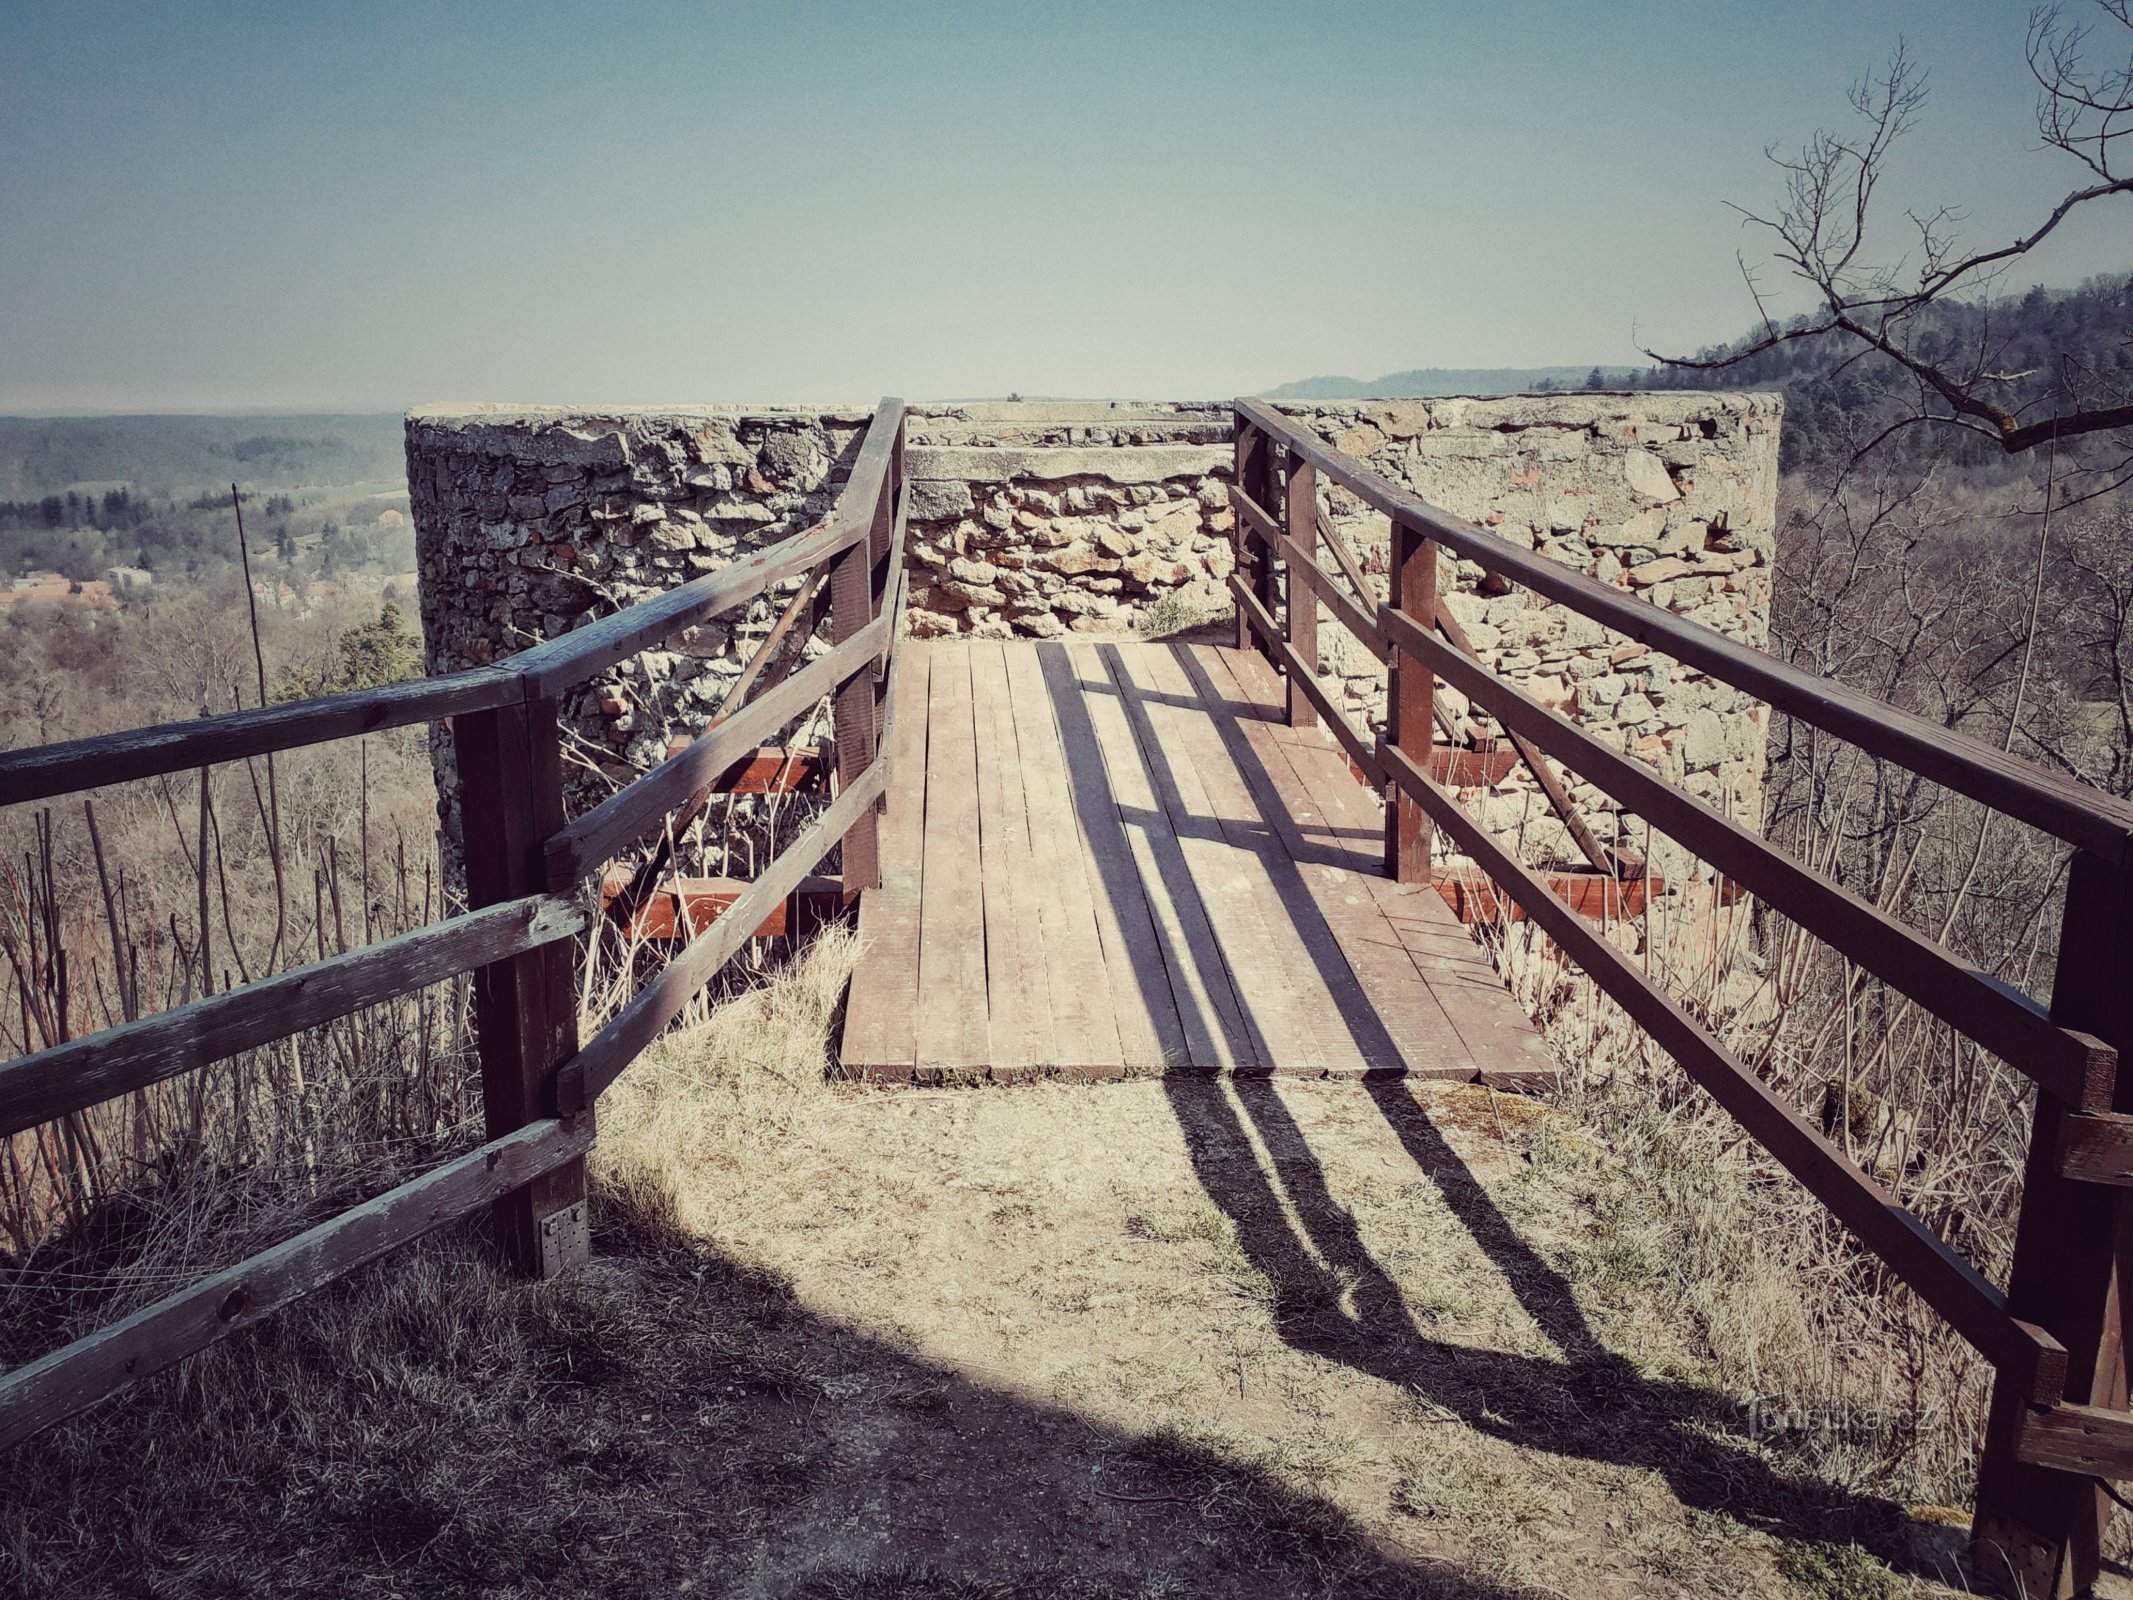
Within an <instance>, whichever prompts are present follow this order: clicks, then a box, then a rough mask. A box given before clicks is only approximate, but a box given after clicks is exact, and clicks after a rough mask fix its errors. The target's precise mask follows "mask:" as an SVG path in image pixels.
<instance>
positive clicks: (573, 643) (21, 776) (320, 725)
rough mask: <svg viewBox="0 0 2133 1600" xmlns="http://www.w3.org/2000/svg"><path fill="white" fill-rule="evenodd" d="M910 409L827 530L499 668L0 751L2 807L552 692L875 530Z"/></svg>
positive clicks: (893, 414) (893, 405) (855, 472)
mask: <svg viewBox="0 0 2133 1600" xmlns="http://www.w3.org/2000/svg"><path fill="white" fill-rule="evenodd" d="M903 410H904V407H903V402H902V401H900V400H893V399H891V400H884V401H882V402H881V405H880V406H879V408H877V410H876V411H875V414H874V424H873V425H872V426H871V427H870V428H869V430H868V434H867V439H866V443H865V444H864V445H862V446H861V448H860V452H859V458H858V460H857V461H856V462H854V463H853V467H852V474H851V477H850V478H849V479H848V480H847V481H846V484H845V487H844V490H843V491H842V493H841V494H840V495H839V496H838V499H837V504H836V507H835V509H834V510H833V511H832V512H831V514H830V516H829V517H828V518H827V519H826V520H825V521H824V522H823V524H822V525H821V526H820V527H819V528H816V529H815V530H813V531H811V532H809V533H807V534H804V535H802V536H801V537H800V538H798V539H792V540H788V541H786V542H784V543H782V544H777V545H773V546H771V547H770V548H768V549H766V550H762V551H759V552H757V553H756V554H754V555H752V556H748V557H746V558H744V559H742V560H740V561H737V562H734V563H733V564H732V565H731V566H727V567H722V568H720V569H719V570H718V571H717V572H712V573H707V574H705V575H704V576H703V577H701V578H697V579H694V580H692V581H691V582H689V583H685V584H682V585H681V586H680V587H678V588H675V589H670V590H668V591H666V592H665V593H664V594H659V595H655V596H653V597H652V598H650V599H648V600H640V601H638V602H637V603H636V604H635V605H630V606H625V607H624V608H623V609H622V610H620V611H617V612H615V613H614V614H613V615H611V616H606V617H601V618H599V619H598V620H596V621H594V622H590V623H587V624H586V625H585V626H584V627H582V628H579V629H577V630H576V631H574V632H571V633H567V634H564V635H562V636H561V637H560V638H556V639H550V640H547V641H545V642H543V643H541V644H537V645H535V646H533V648H531V649H530V650H522V651H520V652H519V653H518V654H517V655H515V656H512V657H511V658H510V659H509V660H507V661H502V662H498V663H495V664H494V665H491V666H485V667H468V668H465V669H463V670H461V671H458V672H448V673H443V674H440V675H438V676H436V677H430V678H418V679H415V680H414V681H412V682H409V683H394V684H387V685H385V686H383V687H381V688H377V689H356V690H351V691H349V692H348V693H346V694H336V695H324V696H321V697H320V698H318V699H315V700H295V701H291V702H289V703H288V704H286V705H278V706H265V707H255V708H254V709H252V710H249V711H228V712H223V713H220V714H218V715H216V716H211V717H197V718H194V719H193V720H191V721H188V722H164V723H157V724H155V725H153V726H150V727H145V728H129V729H127V730H125V731H124V732H121V733H110V734H100V735H98V736H96V737H94V738H89V739H73V740H68V741H66V742H64V743H61V744H47V745H36V746H33V747H31V748H29V749H25V750H10V751H5V752H0V806H7V805H21V804H24V803H26V802H29V801H33V800H48V799H51V798H53V797H54V796H57V795H63V794H73V793H76V792H78V791H80V790H83V789H98V788H102V787H104V786H105V785H106V784H113V783H128V782H132V781H134V780H136V779H140V778H155V777H161V776H164V775H165V774H168V773H172V772H190V771H193V770H195V769H196V768H199V767H206V766H213V765H215V764H216V763H218V762H224V761H240V760H243V759H244V758H245V757H247V756H261V755H269V754H272V753H274V752H276V751H281V750H294V749H298V748H301V747H302V746H305V745H313V744H325V743H327V742H329V741H331V740H334V739H348V738H354V737H355V736H357V735H359V734H366V733H380V732H383V731H384V730H386V729H388V728H404V727H408V726H411V725H413V724H415V723H422V722H442V721H444V720H446V719H447V718H451V717H458V716H464V715H466V714H468V713H470V712H476V711H489V710H494V709H496V708H498V707H501V706H513V705H523V704H524V703H525V702H526V701H528V700H536V699H552V698H553V697H554V696H555V695H556V694H557V693H558V692H560V691H561V690H563V689H566V688H569V687H571V686H572V685H575V684H578V683H582V682H584V681H585V680H586V679H588V678H591V677H593V676H595V675H597V674H598V673H600V672H603V671H605V670H606V669H607V668H609V667H611V666H613V665H614V664H615V663H616V662H618V661H621V660H624V659H625V658H627V657H629V656H632V655H635V654H636V653H637V652H638V651H640V650H644V649H648V648H649V647H651V646H653V645H656V644H659V643H661V642H662V641H664V640H666V639H668V638H671V637H672V636H673V635H674V634H676V633H678V632H680V631H681V630H682V629H683V628H686V627H690V626H692V625H693V624H695V623H698V622H701V621H703V620H704V619H706V618H708V617H713V616H717V615H718V614H719V613H721V612H724V611H729V610H731V609H732V608H733V607H734V606H737V605H740V604H743V603H745V602H746V601H749V600H753V599H754V598H755V597H756V596H757V595H759V594H761V593H762V592H763V591H764V590H765V589H767V588H769V587H771V586H772V585H773V584H776V583H780V582H783V581H784V580H785V579H787V578H791V577H794V576H796V575H798V574H799V573H802V572H805V571H806V570H807V569H809V568H810V567H813V566H815V565H816V564H818V563H820V562H823V561H826V560H828V559H829V558H830V557H832V556H835V555H837V554H838V553H839V552H841V551H844V550H846V549H849V548H850V547H851V546H852V545H854V544H856V543H858V542H859V541H860V540H861V539H863V538H865V537H866V536H867V533H868V530H869V527H870V519H871V517H872V514H873V507H874V504H875V502H876V500H877V499H878V498H879V497H880V494H881V490H882V486H883V483H884V481H885V479H886V475H887V473H888V471H889V466H890V463H891V461H892V460H893V459H894V456H895V446H896V437H897V434H898V432H899V430H900V428H901V425H902V419H903ZM884 423H886V424H887V425H886V427H884V426H883V424H884Z"/></svg>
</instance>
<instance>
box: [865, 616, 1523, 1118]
mask: <svg viewBox="0 0 2133 1600" xmlns="http://www.w3.org/2000/svg"><path fill="white" fill-rule="evenodd" d="M901 659H902V665H903V668H904V670H903V673H902V680H901V681H900V682H899V684H898V694H899V700H898V707H897V719H896V722H895V725H894V735H893V737H894V742H895V746H896V748H895V752H894V759H895V761H896V767H895V776H894V779H893V781H892V782H891V784H890V788H889V793H888V800H887V815H886V816H885V817H884V818H883V823H882V828H881V835H880V837H881V849H882V878H883V881H882V885H881V887H880V888H879V889H874V890H870V891H868V892H867V893H866V894H865V895H864V896H862V898H861V901H860V914H859V932H860V937H861V939H862V941H863V949H862V952H861V955H860V960H859V968H858V971H857V972H856V973H855V974H854V977H853V980H852V996H851V1003H850V1005H849V1007H848V1011H847V1017H846V1021H845V1029H844V1039H843V1043H842V1047H841V1056H842V1060H843V1063H844V1066H845V1068H846V1070H848V1071H852V1072H855V1073H860V1074H864V1075H866V1076H869V1077H876V1078H885V1079H904V1080H909V1079H913V1078H917V1079H921V1080H938V1079H943V1078H952V1077H956V1076H977V1075H981V1074H982V1075H990V1076H992V1077H996V1078H1014V1077H1023V1076H1027V1075H1029V1074H1030V1073H1032V1072H1046V1071H1058V1072H1064V1073H1070V1074H1075V1075H1080V1076H1090V1077H1105V1076H1118V1075H1122V1074H1125V1073H1144V1072H1154V1071H1164V1070H1168V1071H1184V1072H1199V1073H1216V1072H1247V1073H1249V1072H1268V1071H1272V1072H1282V1073H1302V1074H1308V1075H1311V1076H1322V1075H1339V1076H1356V1075H1363V1074H1371V1075H1376V1074H1396V1073H1407V1074H1412V1075H1415V1076H1426V1077H1436V1078H1445V1077H1451V1078H1480V1079H1483V1080H1484V1081H1489V1082H1495V1083H1500V1084H1505V1085H1510V1084H1514V1083H1524V1082H1531V1081H1533V1080H1534V1079H1535V1078H1536V1077H1540V1076H1545V1075H1548V1074H1550V1073H1552V1072H1553V1071H1554V1064H1553V1062H1552V1060H1551V1058H1550V1057H1549V1056H1548V1054H1547V1051H1546V1050H1545V1048H1544V1047H1543V1046H1542V1045H1541V1042H1540V1039H1539V1037H1538V1035H1537V1034H1536V1032H1535V1030H1534V1028H1533V1025H1532V1023H1531V1021H1530V1020H1529V1019H1528V1018H1527V1017H1526V1015H1525V1013H1524V1012H1523V1011H1522V1010H1521V1009H1520V1008H1519V1006H1518V1005H1517V1003H1516V1002H1515V1001H1513V1000H1512V998H1511V996H1510V995H1509V994H1508V993H1507V992H1506V991H1505V990H1504V988H1503V985H1502V984H1501V982H1499V981H1498V979H1497V977H1496V974H1495V972H1494V970H1493V969H1492V968H1491V966H1490V963H1489V959H1488V957H1487V955H1486V953H1485V952H1483V951H1482V950H1481V949H1480V948H1479V947H1478V946H1477V945H1476V944H1475V943H1474V942H1473V940H1472V939H1471V938H1470V937H1469V936H1468V934H1467V932H1466V930H1465V929H1464V928H1462V927H1461V926H1460V925H1459V923H1458V922H1457V920H1456V919H1455V918H1454V917H1453V916H1452V914H1451V911H1450V910H1449V908H1447V907H1446V906H1445V904H1444V902H1443V900H1442V899H1441V898H1440V897H1439V896H1438V895H1437V894H1436V893H1435V891H1433V890H1431V889H1428V888H1421V887H1415V886H1403V885H1400V884H1396V883H1392V882H1390V881H1389V880H1387V879H1386V878H1385V877H1384V876H1383V873H1382V870H1381V867H1380V860H1381V857H1382V854H1383V846H1382V823H1381V820H1380V819H1381V816H1382V813H1381V810H1380V807H1379V803H1378V800H1377V797H1376V796H1375V795H1373V794H1372V793H1371V792H1370V791H1369V790H1367V789H1365V788H1364V787H1363V786H1362V785H1361V784H1359V783H1357V782H1356V780H1355V778H1354V776H1353V774H1352V773H1351V772H1350V771H1349V768H1348V764H1347V760H1346V758H1345V757H1344V756H1343V755H1342V754H1341V753H1340V751H1339V750H1338V748H1337V747H1335V746H1334V745H1333V743H1332V742H1331V740H1330V739H1329V738H1327V736H1326V735H1325V733H1324V732H1323V731H1322V730H1320V729H1316V728H1290V727H1288V726H1287V725H1286V723H1285V722H1284V721H1282V720H1281V719H1282V718H1283V717H1284V716H1285V712H1286V696H1285V693H1284V687H1283V684H1282V682H1281V680H1280V678H1279V677H1278V676H1277V675H1276V674H1275V673H1274V671H1273V669H1272V668H1271V667H1270V666H1269V665H1268V664H1267V662H1266V660H1265V658H1264V657H1262V656H1260V655H1258V654H1257V653H1256V652H1251V651H1237V650H1232V649H1227V648H1218V647H1215V646H1211V645H1194V646H1184V645H1170V644H1151V643H1144V642H1141V641H1134V640H1118V641H1107V640H1076V641H1073V642H1071V643H1065V644H1020V643H999V642H976V643H947V642H943V643H926V642H922V641H918V640H907V641H905V642H904V644H903V645H902V647H901Z"/></svg>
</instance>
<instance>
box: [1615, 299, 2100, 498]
mask: <svg viewBox="0 0 2133 1600" xmlns="http://www.w3.org/2000/svg"><path fill="white" fill-rule="evenodd" d="M1801 325H1804V324H1801V323H1796V324H1794V326H1801ZM1915 327H1916V330H1917V334H1916V337H1915V340H1914V344H1913V347H1914V348H1915V349H1916V351H1917V352H1918V354H1920V355H1921V356H1923V357H1925V358H1926V359H1928V360H1931V361H1934V362H1935V363H1936V364H1940V365H1945V366H1947V367H1949V368H1951V369H1955V370H1960V371H1969V370H1972V369H1977V370H1982V371H1985V372H1990V373H1994V374H2000V375H2004V381H2003V382H1999V383H1996V384H1994V385H1993V386H1992V388H1993V394H1994V398H1995V399H1996V400H1997V401H1998V402H1999V403H2000V404H2002V405H2005V406H2007V408H2008V409H2009V410H2013V411H2017V412H2019V413H2020V414H2021V415H2022V416H2023V418H2024V419H2025V420H2030V419H2036V418H2043V417H2049V416H2051V415H2053V414H2054V412H2055V411H2058V412H2071V411H2073V410H2074V409H2075V407H2076V405H2077V404H2087V405H2095V404H2097V403H2099V402H2100V401H2103V400H2106V399H2108V398H2111V397H2123V396H2126V395H2128V394H2133V278H2126V277H2098V278H2092V279H2090V280H2089V281H2088V282H2087V283H2084V284H2082V285H2081V286H2080V287H2079V288H2075V289H2056V290H2055V289H2045V288H2041V287H2039V288H2033V289H2031V290H2029V291H2028V292H2027V293H2026V294H2022V295H2019V296H2011V297H2009V298H2006V299H2001V300H1995V301H1990V302H1977V301H1942V302H1938V303H1935V304H1933V305H1930V306H1927V307H1926V308H1925V309H1924V310H1922V311H1921V312H1920V313H1919V314H1918V317H1917V320H1916V323H1915ZM1751 339H1752V336H1746V337H1743V338H1742V339H1741V340H1740V341H1738V342H1736V343H1735V344H1732V345H1716V346H1712V347H1710V348H1708V349H1704V350H1700V351H1697V352H1696V354H1695V359H1696V360H1698V361H1715V360H1719V359H1721V358H1723V357H1725V356H1726V355H1728V354H1730V353H1731V352H1733V351H1736V350H1741V349H1745V348H1746V347H1747V345H1748V344H1749V343H1750V342H1751ZM1633 383H1634V385H1635V386H1636V387H1639V388H1648V389H1782V390H1783V391H1784V392H1785V394H1786V397H1787V400H1788V405H1787V408H1786V413H1785V432H1784V464H1785V466H1786V467H1787V468H1788V469H1793V468H1799V467H1804V466H1807V465H1810V464H1812V463H1815V462H1819V461H1823V460H1826V459H1833V458H1837V457H1840V456H1841V457H1843V458H1845V459H1848V458H1849V457H1850V455H1851V454H1852V452H1853V451H1854V450H1855V449H1856V448H1857V447H1858V446H1860V445H1862V444H1865V443H1868V442H1870V441H1872V440H1874V439H1875V438H1876V437H1877V436H1879V435H1880V434H1882V432H1883V431H1884V430H1885V429H1887V428H1889V427H1890V426H1891V425H1892V424H1896V423H1897V422H1899V420H1900V419H1901V418H1902V417H1904V416H1906V415H1908V414H1909V413H1910V411H1911V410H1912V409H1913V404H1912V403H1913V402H1914V401H1915V398H1916V393H1917V386H1916V383H1915V382H1914V381H1913V380H1912V378H1911V377H1910V375H1909V374H1908V373H1906V372H1905V371H1904V370H1903V369H1902V368H1901V367H1899V366H1898V365H1897V364H1896V363H1895V362H1894V361H1892V360H1890V359H1889V358H1888V357H1887V356H1884V355H1881V354H1880V353H1878V352H1876V351H1864V352H1862V350H1861V347H1860V345H1859V344H1858V342H1857V341H1856V340H1854V339H1852V338H1850V337H1849V336H1848V335H1846V334H1843V333H1826V334H1820V335H1816V336H1812V337H1808V338H1802V339H1796V340H1793V341H1790V342H1788V343H1784V344H1779V345H1777V346H1775V347H1774V348H1772V349H1769V350H1765V351H1762V352H1761V353H1759V354H1756V355H1752V356H1748V357H1746V358H1745V359H1743V360H1741V361H1738V362H1736V363H1733V364H1730V365H1725V366H1718V367H1688V366H1677V365H1673V364H1662V365H1659V366H1656V367H1653V368H1651V369H1649V370H1648V371H1645V372H1643V373H1640V374H1638V375H1636V377H1635V378H1634V379H1633ZM2110 449H2111V442H2110V441H2109V440H2108V439H2103V440H2093V441H2090V442H2089V443H2087V444H2086V445H2084V446H2083V447H2082V454H2083V459H2089V458H2093V457H2097V456H2099V455H2100V454H2101V453H2102V452H2108V451H2109V450H2110ZM1877 450H1878V453H1879V454H1880V455H1881V457H1882V458H1883V459H1884V460H1889V461H1892V462H1893V461H1908V462H1921V461H1924V460H1926V459H1927V458H1929V457H1930V456H1932V455H1933V454H1934V453H1935V452H1939V453H1940V455H1941V456H1942V458H1943V459H1944V460H1946V461H1947V462H1948V463H1949V464H1950V465H1951V466H1955V467H1958V468H1960V469H1962V470H1963V471H1964V473H1965V475H1966V476H1969V477H1971V478H1972V479H1973V481H1974V482H1976V483H1978V484H1980V485H1985V484H1997V483H2005V482H2008V481H2011V480H2012V479H2014V478H2017V477H2024V476H2030V475H2033V474H2034V473H2036V472H2037V471H2039V470H2041V469H2040V465H2039V463H2037V462H2035V461H2031V460H2024V459H2022V458H2018V457H2016V458H2011V457H2009V456H2008V455H2007V454H2006V453H2005V452H2004V451H2003V450H2002V449H2001V448H2000V447H1999V445H1998V444H1997V443H1995V442H1994V441H1993V440H1991V439H1989V438H1985V437H1983V436H1981V435H1979V434H1976V433H1971V432H1966V431H1963V430H1961V429H1958V428H1953V427H1948V426H1945V425H1931V426H1906V427H1900V428H1898V429H1897V431H1896V432H1895V433H1893V434H1891V435H1889V436H1888V438H1887V439H1885V440H1884V441H1883V442H1882V443H1881V444H1880V445H1879V446H1878V447H1877Z"/></svg>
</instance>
